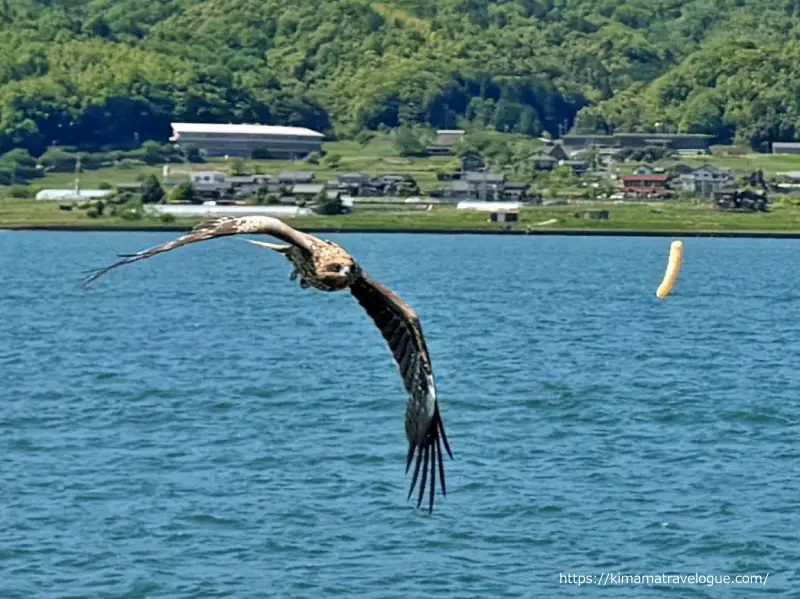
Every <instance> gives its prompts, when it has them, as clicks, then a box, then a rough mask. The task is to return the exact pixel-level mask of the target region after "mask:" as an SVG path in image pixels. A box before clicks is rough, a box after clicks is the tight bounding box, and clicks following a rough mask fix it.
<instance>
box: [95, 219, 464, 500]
mask: <svg viewBox="0 0 800 599" xmlns="http://www.w3.org/2000/svg"><path fill="white" fill-rule="evenodd" d="M240 234H263V235H271V236H272V237H275V238H277V239H279V240H281V241H283V242H284V243H283V244H275V243H267V242H263V241H255V240H253V239H243V241H247V242H249V243H252V244H254V245H257V246H260V247H263V248H267V249H270V250H274V251H276V252H279V253H281V254H283V255H284V256H285V257H286V259H287V260H289V262H291V263H292V265H293V269H292V272H291V274H290V275H289V279H290V280H292V281H294V280H296V279H297V278H298V276H299V277H300V287H301V288H302V289H307V288H309V287H313V288H314V289H319V290H320V291H327V292H334V291H342V290H344V289H349V290H350V293H351V294H352V295H353V297H354V298H355V299H356V301H358V303H359V304H360V305H361V307H362V308H363V309H364V310H365V311H366V313H367V315H368V316H369V317H370V318H371V319H372V320H373V321H374V323H375V325H376V326H377V327H378V329H379V330H380V332H381V334H382V335H383V337H384V339H385V340H386V342H387V344H388V345H389V349H390V350H391V352H392V355H393V357H394V360H395V362H396V364H397V367H398V369H399V371H400V375H401V377H402V379H403V386H404V387H405V389H406V391H407V393H408V400H407V402H406V411H405V429H406V438H407V439H408V454H407V457H406V474H408V470H409V468H410V466H411V462H412V461H413V459H414V455H415V453H416V465H415V466H414V474H413V477H412V479H411V487H410V489H409V491H408V497H407V498H406V499H410V498H411V494H412V493H413V492H414V488H415V485H416V484H417V479H418V477H419V473H420V470H421V471H422V480H421V482H420V486H419V495H418V498H417V507H418V508H419V507H420V505H421V504H422V500H423V497H424V494H425V483H426V479H427V477H428V471H429V469H430V499H429V504H428V512H429V513H430V512H432V511H433V500H434V495H435V492H436V473H437V471H438V473H439V483H440V485H441V488H442V495H443V496H445V495H447V489H446V485H445V477H444V461H443V455H442V444H444V447H445V449H446V450H447V454H448V455H449V456H450V459H453V453H452V451H450V445H449V444H448V442H447V436H446V435H445V432H444V424H443V423H442V417H441V414H440V412H439V402H438V399H437V396H436V383H435V381H434V378H433V369H432V367H431V359H430V355H429V354H428V348H427V346H426V343H425V336H424V335H423V333H422V326H421V324H420V321H419V318H418V317H417V314H416V312H414V310H413V309H412V308H411V307H410V306H409V305H408V304H406V303H405V302H404V301H403V300H402V299H400V298H399V297H398V296H397V295H396V294H395V293H394V292H393V291H391V290H390V289H389V288H388V287H386V286H384V285H382V284H381V283H378V282H377V281H374V280H372V279H370V278H369V277H368V276H367V275H366V274H365V273H364V271H363V270H362V268H361V266H360V265H359V264H358V262H357V261H356V260H355V259H354V258H353V257H352V256H351V255H350V254H348V253H347V252H346V251H345V250H344V249H342V247H340V246H339V245H338V244H336V243H334V242H332V241H327V240H322V239H318V238H317V237H314V236H313V235H309V234H308V233H303V232H301V231H297V230H296V229H293V228H292V227H290V226H289V225H287V224H286V223H284V222H282V221H280V220H278V219H276V218H272V217H269V216H242V217H230V216H228V217H221V218H214V219H211V220H207V221H204V222H202V223H200V224H199V225H197V226H196V227H195V228H194V229H192V231H191V232H190V233H187V234H186V235H183V236H181V237H178V238H177V239H174V240H172V241H168V242H167V243H164V244H162V245H159V246H155V247H152V248H150V249H147V250H143V251H141V252H138V253H136V254H128V255H120V256H119V257H120V258H122V260H120V261H118V262H115V263H114V264H112V265H110V266H107V267H105V268H101V269H99V270H95V271H93V272H92V274H91V275H89V276H88V277H86V278H85V279H84V280H83V281H82V282H81V286H82V287H83V288H86V287H87V286H88V285H89V283H91V282H92V281H94V280H95V279H97V278H99V277H101V276H102V275H104V274H106V273H107V272H109V271H110V270H113V269H114V268H117V267H119V266H122V265H124V264H130V263H132V262H136V261H137V260H143V259H145V258H150V257H152V256H155V255H156V254H160V253H163V252H168V251H170V250H173V249H175V248H179V247H181V246H184V245H188V244H190V243H195V242H198V241H207V240H210V239H215V238H217V237H226V236H231V235H240Z"/></svg>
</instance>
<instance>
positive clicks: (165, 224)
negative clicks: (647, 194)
mask: <svg viewBox="0 0 800 599" xmlns="http://www.w3.org/2000/svg"><path fill="white" fill-rule="evenodd" d="M88 210H91V206H88V205H87V206H84V207H83V208H82V209H81V208H75V209H73V210H70V211H64V210H61V209H59V206H58V203H57V202H41V201H35V200H6V201H2V202H0V228H25V227H29V228H30V227H74V228H86V229H109V230H113V229H139V228H153V229H157V228H169V229H174V228H189V227H191V226H193V225H195V224H197V222H198V221H199V219H186V220H183V219H181V220H175V219H167V220H164V219H159V218H154V217H148V216H147V214H146V212H144V211H142V210H141V206H136V205H131V206H126V207H122V208H118V209H117V210H115V211H112V210H110V209H109V210H108V211H107V212H106V211H104V214H101V215H99V216H97V215H95V216H94V217H91V216H89V215H87V211H88ZM126 210H136V211H138V214H137V215H130V214H125V211H126ZM599 211H608V219H595V218H589V216H590V215H587V214H586V213H587V212H588V213H597V212H599ZM519 218H520V221H519V223H515V224H512V225H508V224H506V223H493V222H490V218H489V214H488V213H486V212H464V211H459V210H456V209H455V208H454V207H452V206H436V205H434V206H433V207H432V208H431V209H430V210H427V209H416V210H413V209H408V208H405V209H404V208H397V207H392V206H386V205H368V204H367V205H364V206H358V207H357V209H356V210H355V211H354V212H353V213H352V214H344V215H338V216H312V217H298V218H290V219H286V220H287V222H289V223H290V224H292V225H293V226H295V227H298V228H313V229H316V230H319V229H329V230H348V229H374V230H387V231H391V230H398V229H403V230H411V229H414V230H459V229H473V230H501V229H504V228H511V229H516V230H523V231H524V230H531V231H546V230H564V229H567V230H587V231H595V230H610V231H611V230H613V231H640V232H658V231H671V232H681V231H684V232H699V231H706V232H747V231H754V232H784V233H785V232H796V233H797V234H798V235H800V206H797V205H794V204H790V203H780V202H778V203H776V204H775V205H773V206H771V208H770V211H769V212H766V213H754V214H744V213H731V212H720V211H718V210H715V209H714V208H713V207H712V206H710V205H708V204H693V203H686V202H675V201H673V202H658V203H649V204H647V203H642V204H615V203H602V202H588V203H582V204H570V205H555V206H536V207H527V208H523V209H521V210H520V212H519Z"/></svg>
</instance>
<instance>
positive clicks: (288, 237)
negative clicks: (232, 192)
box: [81, 215, 314, 287]
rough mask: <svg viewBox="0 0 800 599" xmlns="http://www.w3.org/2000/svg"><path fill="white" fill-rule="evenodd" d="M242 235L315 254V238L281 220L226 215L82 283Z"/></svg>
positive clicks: (111, 267) (97, 272)
mask: <svg viewBox="0 0 800 599" xmlns="http://www.w3.org/2000/svg"><path fill="white" fill-rule="evenodd" d="M242 233H251V234H257V233H262V234H266V235H272V236H273V237H277V238H278V239H280V240H281V241H285V242H287V243H290V244H292V245H293V246H295V247H298V248H301V249H302V250H305V251H307V252H310V251H311V246H312V243H313V241H314V238H313V237H311V236H310V235H307V234H306V233H301V232H300V231H296V230H295V229H292V228H291V227H290V226H288V225H287V224H286V223H284V222H282V221H280V220H278V219H277V218H272V217H271V216H256V215H253V216H241V217H234V216H223V217H221V218H214V219H211V220H207V221H204V222H202V223H200V224H199V225H197V226H196V227H195V228H194V229H192V231H191V232H190V233H187V234H186V235H182V236H181V237H178V238H177V239H173V240H172V241H168V242H166V243H163V244H161V245H158V246H155V247H152V248H149V249H146V250H143V251H141V252H138V253H136V254H132V255H128V256H120V257H121V258H124V259H123V260H120V261H118V262H115V263H114V264H111V265H110V266H106V267H104V268H101V269H98V270H96V271H93V272H92V274H90V275H89V276H88V277H86V278H85V279H84V280H83V281H82V282H81V286H82V287H86V286H87V285H89V283H91V282H92V281H94V280H95V279H98V278H99V277H101V276H103V275H104V274H106V273H107V272H109V271H111V270H113V269H115V268H118V267H120V266H122V265H124V264H130V263H132V262H136V261H137V260H143V259H145V258H150V257H152V256H155V255H156V254H161V253H163V252H168V251H170V250H174V249H176V248H179V247H182V246H184V245H188V244H190V243H196V242H198V241H207V240H209V239H215V238H217V237H227V236H230V235H240V234H242Z"/></svg>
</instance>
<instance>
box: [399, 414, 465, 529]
mask: <svg viewBox="0 0 800 599" xmlns="http://www.w3.org/2000/svg"><path fill="white" fill-rule="evenodd" d="M442 443H444V448H445V450H447V455H449V456H450V459H451V460H452V459H453V452H452V451H450V444H449V443H448V442H447V435H446V434H445V432H444V423H443V422H442V416H441V414H440V413H439V406H438V405H437V406H436V408H435V410H434V413H433V418H431V421H430V423H429V424H428V430H427V431H426V433H425V436H424V437H423V440H422V442H421V443H413V442H412V443H409V444H408V455H407V456H406V473H408V469H409V468H410V467H411V462H412V460H413V459H414V453H415V451H416V454H417V462H416V465H415V466H414V475H413V477H412V478H411V488H410V489H409V490H408V497H407V499H410V498H411V494H412V493H413V492H414V487H415V486H416V484H417V478H418V477H419V473H420V470H422V480H421V481H420V485H419V495H418V497H417V507H420V506H421V505H422V499H423V497H424V496H425V483H426V482H427V478H428V463H429V462H430V475H431V483H430V497H429V500H428V513H431V512H433V499H434V497H435V495H436V472H437V471H438V473H439V483H440V485H441V487H442V496H447V485H446V484H445V478H444V456H443V455H442Z"/></svg>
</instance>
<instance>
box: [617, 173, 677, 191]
mask: <svg viewBox="0 0 800 599" xmlns="http://www.w3.org/2000/svg"><path fill="white" fill-rule="evenodd" d="M671 177H672V175H670V174H669V173H659V174H648V175H625V176H623V177H622V191H624V192H625V193H635V194H638V195H656V196H671V195H672V190H671V189H670V188H669V180H670V178H671Z"/></svg>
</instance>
